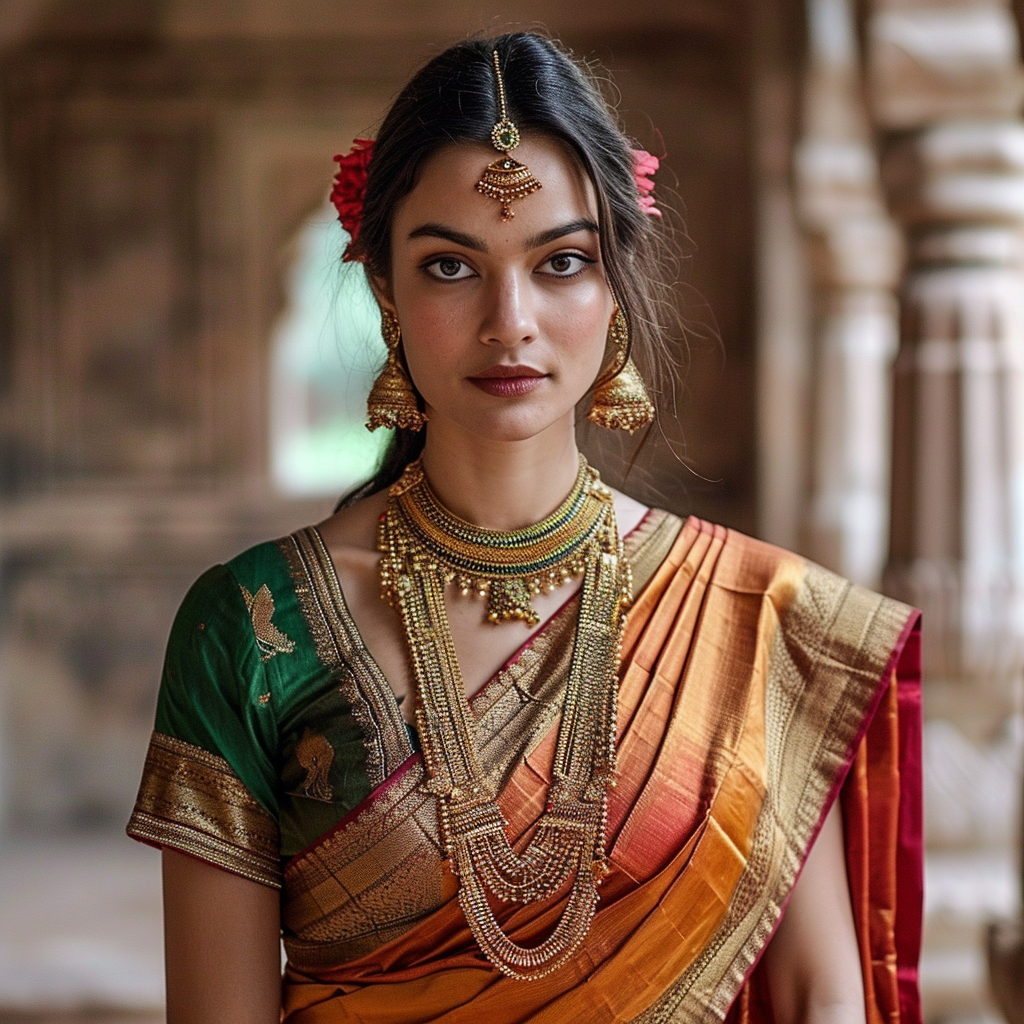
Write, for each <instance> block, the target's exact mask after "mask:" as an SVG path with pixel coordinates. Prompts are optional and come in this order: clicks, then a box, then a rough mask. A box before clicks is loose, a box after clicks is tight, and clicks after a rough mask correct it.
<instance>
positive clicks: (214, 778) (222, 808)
mask: <svg viewBox="0 0 1024 1024" xmlns="http://www.w3.org/2000/svg"><path fill="white" fill-rule="evenodd" d="M127 832H128V835H130V836H131V837H132V838H133V839H138V840H141V841H142V842H145V843H150V844H152V845H155V846H161V847H163V846H166V847H170V848H171V849H174V850H180V851H181V852H182V853H188V854H191V855H192V856H193V857H198V858H199V859H200V860H205V861H208V862H209V863H211V864H215V865H217V867H220V868H224V869H225V870H226V871H230V872H232V873H233V874H236V875H241V876H242V877H243V878H248V879H250V880H251V881H253V882H259V883H260V884H261V885H267V886H270V887H271V888H274V889H280V888H281V864H280V847H281V843H280V838H279V835H278V829H277V823H276V822H275V821H274V819H273V818H272V817H271V816H270V815H269V814H268V813H267V812H266V811H265V810H264V809H263V807H261V806H260V804H259V803H257V801H256V799H255V798H254V797H253V796H252V794H251V793H250V792H249V790H248V789H246V787H245V785H244V783H243V782H242V780H241V779H239V777H238V776H237V775H236V774H235V773H234V771H233V770H232V768H231V766H230V765H229V764H228V762H227V761H225V760H224V758H222V757H218V756H216V755H215V754H211V753H210V752H209V751H207V750H203V749H202V748H201V747H197V746H194V745H193V744H191V743H185V742H184V741H183V740H178V739H175V738H174V737H173V736H166V735H164V734H163V733H159V732H154V733H153V736H152V738H151V740H150V743H149V751H148V752H147V754H146V766H145V768H144V769H143V773H142V785H141V786H140V787H139V795H138V797H137V799H136V801H135V809H134V810H133V811H132V816H131V819H130V820H129V822H128V828H127Z"/></svg>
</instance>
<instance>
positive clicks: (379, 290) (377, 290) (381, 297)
mask: <svg viewBox="0 0 1024 1024" xmlns="http://www.w3.org/2000/svg"><path fill="white" fill-rule="evenodd" d="M366 279H367V280H368V281H369V282H370V290H371V291H372V292H373V297H374V298H375V299H376V300H377V303H378V305H379V306H380V307H381V309H386V310H387V311H388V312H389V313H394V314H395V315H396V316H397V315H398V311H397V310H396V309H395V300H394V298H393V297H392V295H391V282H390V281H389V280H388V279H387V278H386V277H379V276H378V275H377V274H367V275H366Z"/></svg>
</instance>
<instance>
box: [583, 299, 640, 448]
mask: <svg viewBox="0 0 1024 1024" xmlns="http://www.w3.org/2000/svg"><path fill="white" fill-rule="evenodd" d="M608 341H609V343H610V344H611V346H612V348H613V349H614V350H615V363H614V364H613V366H614V367H615V369H614V372H613V373H612V376H611V377H609V378H608V380H606V381H605V382H604V383H603V384H601V385H600V386H599V387H598V388H597V390H596V391H595V392H594V398H593V400H592V402H591V405H590V411H589V412H588V413H587V419H588V420H590V421H591V423H596V424H597V425H598V426H601V427H606V428H607V429H608V430H625V431H626V432H627V433H628V434H632V433H633V432H634V431H635V430H639V429H640V428H641V427H644V426H646V425H647V424H648V423H650V422H651V420H652V419H654V406H653V405H652V404H651V399H650V397H649V396H648V394H647V388H646V387H644V382H643V378H642V377H641V376H640V372H639V370H637V368H636V364H635V363H634V362H633V360H632V358H630V356H629V328H628V326H627V324H626V317H625V316H624V314H623V312H622V310H621V309H618V308H617V307H616V310H615V313H614V314H613V315H612V322H611V324H610V325H609V327H608Z"/></svg>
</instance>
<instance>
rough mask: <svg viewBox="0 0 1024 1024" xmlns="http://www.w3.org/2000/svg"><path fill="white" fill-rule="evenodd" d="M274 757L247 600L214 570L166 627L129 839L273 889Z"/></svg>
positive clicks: (276, 879) (222, 570)
mask: <svg viewBox="0 0 1024 1024" xmlns="http://www.w3.org/2000/svg"><path fill="white" fill-rule="evenodd" d="M276 749H277V727H276V723H275V721H274V717H273V702H272V701H271V699H270V692H269V682H268V679H267V673H266V670H265V668H264V664H263V659H262V657H261V653H260V649H259V646H258V644H257V641H256V638H255V636H254V634H253V630H252V625H251V621H250V616H249V613H248V607H247V604H246V600H245V595H244V593H243V591H242V589H241V588H240V586H239V584H238V582H237V581H236V580H235V578H234V576H233V575H232V573H231V570H230V569H228V568H227V567H226V566H223V565H219V566H215V567H214V568H212V569H210V570H209V571H208V572H206V573H204V575H203V576H201V577H200V578H199V579H198V580H197V581H196V583H195V584H193V586H192V588H191V590H190V591H189V592H188V594H187V595H186V597H185V600H184V601H183V602H182V605H181V608H180V609H179V610H178V614H177V616H176V618H175V620H174V625H173V627H172V629H171V636H170V639H169V641H168V644H167V657H166V660H165V662H164V671H163V677H162V679H161V682H160V694H159V698H158V700H157V711H156V725H155V730H154V732H153V736H152V739H151V740H150V745H149V751H148V753H147V755H146V764H145V768H144V769H143V775H142V784H141V786H140V788H139V795H138V798H137V799H136V802H135V808H134V810H133V812H132V816H131V819H130V821H129V823H128V834H129V835H130V836H131V837H132V838H134V839H138V840H140V841H142V842H146V843H150V844H151V845H154V846H158V847H171V848H173V849H176V850H180V851H181V852H183V853H187V854H190V855H192V856H194V857H198V858H199V859H201V860H205V861H208V862H209V863H211V864H215V865H217V866H218V867H221V868H224V869H225V870H227V871H231V872H233V873H235V874H238V875H242V876H243V877H245V878H248V879H251V880H252V881H255V882H260V883H262V884H263V885H268V886H271V887H274V888H280V885H281V866H280V865H281V859H280V838H279V832H278V822H277V770H276V754H275V751H276Z"/></svg>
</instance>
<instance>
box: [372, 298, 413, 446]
mask: <svg viewBox="0 0 1024 1024" xmlns="http://www.w3.org/2000/svg"><path fill="white" fill-rule="evenodd" d="M380 330H381V334H382V335H383V336H384V344H385V345H387V347H388V360H387V362H386V363H385V364H384V369H383V370H381V371H380V374H379V376H378V377H377V379H376V380H375V381H374V382H373V387H372V388H370V395H369V397H368V398H367V400H366V412H367V419H366V429H367V430H376V429H377V428H378V427H391V428H394V427H404V428H405V429H406V430H422V429H423V425H424V424H425V423H426V422H427V417H426V414H425V413H423V412H420V407H419V402H418V401H417V400H416V392H415V391H413V389H412V381H411V380H409V375H408V374H407V373H406V372H405V368H404V367H403V366H402V364H401V362H400V361H399V355H398V346H399V345H400V344H401V342H402V331H401V328H400V327H399V326H398V317H396V316H395V314H394V313H392V312H391V311H390V310H387V309H382V310H381V311H380Z"/></svg>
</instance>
